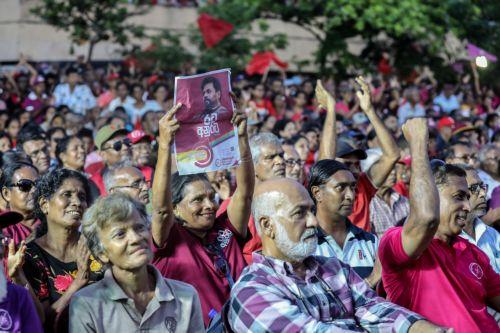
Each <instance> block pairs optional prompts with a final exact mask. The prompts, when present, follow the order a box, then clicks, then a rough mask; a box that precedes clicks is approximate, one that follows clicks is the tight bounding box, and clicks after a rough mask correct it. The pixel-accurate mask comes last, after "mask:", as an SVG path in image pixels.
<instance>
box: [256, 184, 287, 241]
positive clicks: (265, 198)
mask: <svg viewBox="0 0 500 333" xmlns="http://www.w3.org/2000/svg"><path fill="white" fill-rule="evenodd" d="M286 201H287V198H286V195H285V194H284V193H281V192H278V191H271V192H265V193H262V194H259V195H258V196H255V197H254V198H253V200H252V216H253V220H254V224H255V229H256V230H257V234H258V235H259V236H262V234H261V233H262V230H261V229H260V223H259V220H260V219H261V218H262V217H270V218H272V216H275V215H276V210H277V208H278V207H280V206H281V205H282V204H283V203H284V202H286Z"/></svg>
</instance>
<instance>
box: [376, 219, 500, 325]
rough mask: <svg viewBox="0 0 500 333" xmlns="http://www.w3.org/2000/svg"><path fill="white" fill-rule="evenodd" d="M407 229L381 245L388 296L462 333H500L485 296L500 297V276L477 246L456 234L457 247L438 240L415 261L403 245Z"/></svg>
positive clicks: (388, 234)
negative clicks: (404, 233) (490, 313)
mask: <svg viewBox="0 0 500 333" xmlns="http://www.w3.org/2000/svg"><path fill="white" fill-rule="evenodd" d="M402 230H403V228H402V227H395V228H391V229H389V230H388V231H387V232H386V233H385V234H384V236H383V237H382V239H381V241H380V245H379V258H380V262H381V263H382V281H383V283H384V287H385V290H386V291H387V296H388V299H389V300H390V301H391V302H394V303H396V304H398V305H401V306H403V307H405V308H407V309H410V310H412V311H415V312H417V313H419V314H421V315H422V316H424V317H426V318H427V319H428V320H430V321H431V322H433V323H435V324H437V325H441V326H444V327H452V328H454V329H455V332H457V333H461V332H463V333H474V332H489V333H493V332H499V331H500V329H499V328H498V325H497V323H496V321H495V320H494V319H493V317H492V316H490V315H489V314H488V312H487V311H486V305H485V303H486V299H487V298H490V297H495V296H498V295H500V275H499V274H497V273H496V272H495V271H494V270H493V268H492V267H491V265H490V263H489V260H488V257H487V256H486V255H485V254H484V253H483V252H482V251H481V250H480V249H479V248H478V247H476V246H475V245H473V244H471V243H469V242H468V241H466V240H465V239H463V238H461V237H457V238H456V240H455V242H454V243H453V245H452V246H449V245H448V244H446V243H445V242H443V241H441V240H440V239H437V238H434V239H433V240H432V242H431V243H430V244H429V247H428V248H427V249H426V250H425V251H424V253H423V254H422V255H421V256H420V257H419V258H418V259H416V260H411V259H410V258H409V257H408V255H407V254H406V253H405V251H404V249H403V241H402V236H401V233H402Z"/></svg>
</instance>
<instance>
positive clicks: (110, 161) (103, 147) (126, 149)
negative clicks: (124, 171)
mask: <svg viewBox="0 0 500 333" xmlns="http://www.w3.org/2000/svg"><path fill="white" fill-rule="evenodd" d="M127 134H128V131H127V130H126V129H123V128H117V127H115V126H113V125H106V126H103V127H102V128H101V129H100V130H99V131H98V132H97V134H96V136H95V140H94V142H95V145H96V147H97V149H98V153H99V156H101V158H102V161H103V163H104V168H103V169H101V170H98V171H96V172H95V173H94V174H92V175H91V177H90V179H91V180H92V181H93V182H94V183H95V184H96V185H97V187H98V188H99V192H100V194H101V195H105V194H106V193H107V192H106V187H105V186H104V181H103V175H104V173H105V172H106V170H107V169H108V168H110V167H113V166H114V165H115V164H117V163H120V162H127V161H130V159H131V157H132V150H131V149H130V147H131V142H130V139H129V138H127Z"/></svg>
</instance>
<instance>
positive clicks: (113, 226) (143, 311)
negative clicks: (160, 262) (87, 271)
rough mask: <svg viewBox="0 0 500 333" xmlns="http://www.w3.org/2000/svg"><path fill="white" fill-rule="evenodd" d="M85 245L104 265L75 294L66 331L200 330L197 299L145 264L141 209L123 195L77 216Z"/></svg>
mask: <svg viewBox="0 0 500 333" xmlns="http://www.w3.org/2000/svg"><path fill="white" fill-rule="evenodd" d="M82 224H83V234H84V235H85V237H86V239H87V245H88V247H89V249H90V251H91V252H92V254H93V255H94V257H95V258H98V260H99V261H101V263H102V264H104V265H106V266H107V270H106V272H105V274H104V279H102V280H101V281H99V282H97V283H94V284H93V285H91V286H88V287H87V288H84V289H82V290H80V291H79V292H78V293H76V294H75V295H74V296H73V298H72V300H71V305H70V332H130V331H134V332H136V331H142V330H150V331H161V330H164V331H165V332H203V331H204V326H203V317H202V312H201V305H200V300H199V298H198V294H197V293H196V291H195V289H194V288H193V287H192V286H191V285H189V284H186V283H183V282H179V281H175V280H170V279H166V278H163V277H162V276H161V274H160V272H159V271H158V270H157V269H156V268H155V267H154V266H152V265H150V264H149V262H150V261H151V259H152V257H153V253H152V251H151V249H150V242H151V233H150V231H149V219H148V215H147V213H146V209H145V207H144V205H143V204H142V203H139V202H137V201H135V200H133V199H132V198H130V197H129V196H127V195H125V194H123V193H112V194H110V195H108V196H106V197H103V198H100V199H98V200H97V201H96V203H95V204H94V205H92V207H90V208H89V209H88V210H87V212H86V213H85V215H84V218H83V223H82Z"/></svg>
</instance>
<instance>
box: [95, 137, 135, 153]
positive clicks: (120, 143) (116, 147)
mask: <svg viewBox="0 0 500 333" xmlns="http://www.w3.org/2000/svg"><path fill="white" fill-rule="evenodd" d="M123 145H125V146H127V147H130V146H132V143H131V142H130V139H129V138H125V139H123V140H121V141H116V142H114V143H113V145H112V146H109V147H106V148H103V149H102V150H108V149H114V150H115V151H120V150H122V147H123Z"/></svg>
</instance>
